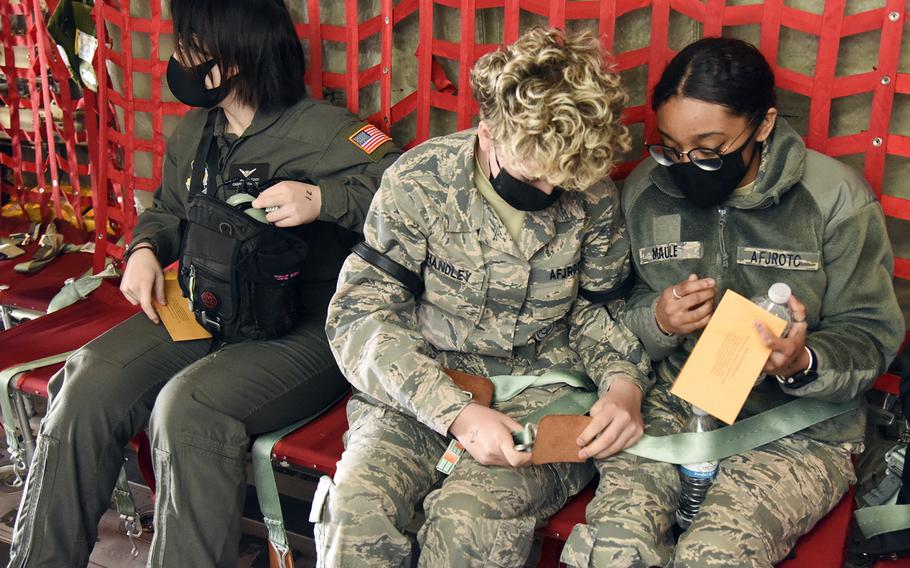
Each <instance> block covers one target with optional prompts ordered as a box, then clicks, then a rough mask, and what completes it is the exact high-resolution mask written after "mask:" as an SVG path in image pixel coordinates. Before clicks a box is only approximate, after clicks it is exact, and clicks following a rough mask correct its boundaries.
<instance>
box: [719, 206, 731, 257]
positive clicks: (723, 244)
mask: <svg viewBox="0 0 910 568" xmlns="http://www.w3.org/2000/svg"><path fill="white" fill-rule="evenodd" d="M717 215H718V219H717V224H718V226H719V227H720V263H721V266H723V267H724V268H727V267H728V266H729V265H730V261H729V260H728V259H727V238H726V236H725V235H724V230H725V229H726V228H727V208H726V207H718V208H717Z"/></svg>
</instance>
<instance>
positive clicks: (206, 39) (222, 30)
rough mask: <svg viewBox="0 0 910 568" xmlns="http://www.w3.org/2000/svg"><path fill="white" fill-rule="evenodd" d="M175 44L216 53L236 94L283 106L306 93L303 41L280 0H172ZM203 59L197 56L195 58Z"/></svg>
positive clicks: (259, 104)
mask: <svg viewBox="0 0 910 568" xmlns="http://www.w3.org/2000/svg"><path fill="white" fill-rule="evenodd" d="M170 7H171V16H172V17H173V19H174V34H175V35H176V36H177V49H178V50H179V51H180V53H181V54H182V55H184V60H185V61H189V60H190V57H189V54H188V53H187V50H189V51H190V52H193V53H197V54H199V55H200V56H201V57H203V59H204V60H208V59H214V60H215V62H216V63H217V64H218V67H219V68H220V69H221V72H222V74H224V73H225V70H226V69H236V70H237V74H236V75H234V76H233V77H231V78H230V79H229V80H228V82H227V83H222V84H223V85H225V86H226V88H230V89H231V91H232V92H233V93H234V94H235V96H236V97H237V98H238V100H239V101H240V102H242V103H244V104H246V105H249V106H251V107H253V108H256V109H262V110H274V109H279V108H286V107H289V106H291V105H293V104H294V103H296V102H298V101H299V100H300V99H302V98H303V97H304V95H305V94H306V85H305V84H304V81H303V73H304V71H305V63H304V59H303V47H302V46H301V45H300V39H299V38H298V37H297V32H296V30H295V29H294V22H293V20H292V19H291V14H290V13H289V12H288V9H287V6H285V4H284V1H283V0H170ZM199 63H202V61H195V62H194V64H199Z"/></svg>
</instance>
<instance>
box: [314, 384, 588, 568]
mask: <svg viewBox="0 0 910 568" xmlns="http://www.w3.org/2000/svg"><path fill="white" fill-rule="evenodd" d="M569 390H571V388H570V387H566V386H552V387H541V388H532V389H528V390H526V391H525V392H523V393H522V394H520V395H518V396H517V397H515V398H514V399H512V400H509V401H506V402H504V403H501V404H499V405H497V406H496V408H497V410H500V411H502V412H504V413H506V414H508V415H509V416H512V417H514V418H516V419H517V420H518V421H519V422H520V421H521V417H522V416H525V415H527V414H529V413H530V412H532V411H533V410H534V409H536V408H539V407H540V406H542V405H544V404H546V403H548V402H549V401H551V400H553V399H554V398H557V397H559V396H562V395H564V394H565V393H566V392H568V391H569ZM348 418H349V423H350V430H349V431H348V434H347V440H346V449H345V451H344V454H343V455H342V458H341V461H340V462H339V464H338V471H337V473H336V474H335V478H334V480H332V479H330V478H328V477H324V478H323V479H322V480H321V481H320V491H318V492H317V495H321V496H322V497H321V498H317V499H315V500H314V503H313V513H312V516H311V520H314V521H316V522H317V525H316V548H317V552H318V555H319V561H318V566H323V567H324V566H332V567H358V568H360V567H362V566H408V565H410V561H411V553H412V551H411V539H410V538H409V537H408V536H407V535H406V534H405V529H406V527H407V526H408V525H409V524H410V523H411V521H412V519H413V518H414V516H415V510H416V509H417V508H418V506H419V505H420V503H421V501H423V508H424V512H425V515H426V521H425V522H424V524H423V526H422V528H421V529H420V531H419V533H418V535H417V540H418V542H419V544H420V550H421V552H420V559H419V566H427V567H433V568H437V567H439V568H442V567H445V568H457V567H467V566H503V567H520V566H523V565H524V563H525V560H526V559H527V557H528V555H529V553H530V550H531V544H532V542H533V538H534V529H535V527H536V526H538V525H539V524H541V523H542V522H543V521H544V520H545V519H547V518H548V517H550V516H551V515H553V514H554V513H555V512H557V511H558V510H559V509H560V508H561V507H562V506H563V504H564V503H565V502H566V499H567V498H568V497H570V496H572V495H574V494H575V493H577V492H578V491H580V490H581V489H582V488H583V487H584V486H585V485H586V484H587V483H588V482H589V481H590V480H591V478H592V477H593V474H594V471H593V468H591V467H590V466H589V465H587V464H557V465H541V466H529V467H523V468H511V467H498V466H483V465H480V464H479V463H477V462H476V461H475V460H474V459H473V458H472V457H471V455H470V454H468V453H467V452H465V454H464V456H463V457H462V458H461V460H460V461H459V462H458V465H457V466H456V467H455V470H454V471H453V472H452V473H451V474H450V475H449V476H448V477H445V476H443V474H441V473H440V472H438V471H437V470H436V464H437V462H438V461H439V458H440V457H441V456H442V455H443V452H445V450H446V447H447V445H448V443H449V440H448V439H447V438H445V437H443V436H441V435H439V434H438V433H436V432H434V431H433V430H431V429H430V428H428V427H427V426H425V425H423V424H421V423H420V422H418V421H417V420H416V419H415V418H413V417H411V416H407V415H404V414H402V413H399V412H397V411H395V410H393V409H392V408H390V407H388V406H385V405H383V404H380V403H376V402H374V401H372V400H371V399H369V398H368V397H366V396H364V395H361V394H358V395H355V396H354V397H353V398H352V399H351V402H350V403H349V406H348ZM424 498H426V499H424Z"/></svg>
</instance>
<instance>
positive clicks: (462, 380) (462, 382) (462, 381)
mask: <svg viewBox="0 0 910 568" xmlns="http://www.w3.org/2000/svg"><path fill="white" fill-rule="evenodd" d="M443 371H445V373H446V374H447V375H448V376H449V377H451V378H452V382H454V383H455V385H456V386H457V387H458V388H460V389H461V390H463V391H466V392H469V393H471V395H472V396H473V397H474V402H476V403H477V404H482V405H484V406H490V405H491V404H493V381H491V380H490V379H488V378H486V377H481V376H480V375H471V374H470V373H462V372H461V371H455V370H452V369H443Z"/></svg>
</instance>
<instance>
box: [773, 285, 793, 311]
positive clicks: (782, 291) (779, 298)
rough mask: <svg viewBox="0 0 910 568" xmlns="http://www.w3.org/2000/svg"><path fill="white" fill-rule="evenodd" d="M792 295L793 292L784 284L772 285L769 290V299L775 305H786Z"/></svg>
mask: <svg viewBox="0 0 910 568" xmlns="http://www.w3.org/2000/svg"><path fill="white" fill-rule="evenodd" d="M792 294H793V292H791V291H790V287H789V286H787V285H786V284H784V283H783V282H778V283H776V284H772V285H771V287H770V288H768V299H770V300H771V301H772V302H774V303H775V304H782V305H786V303H787V301H788V300H789V299H790V296H791V295H792Z"/></svg>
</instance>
